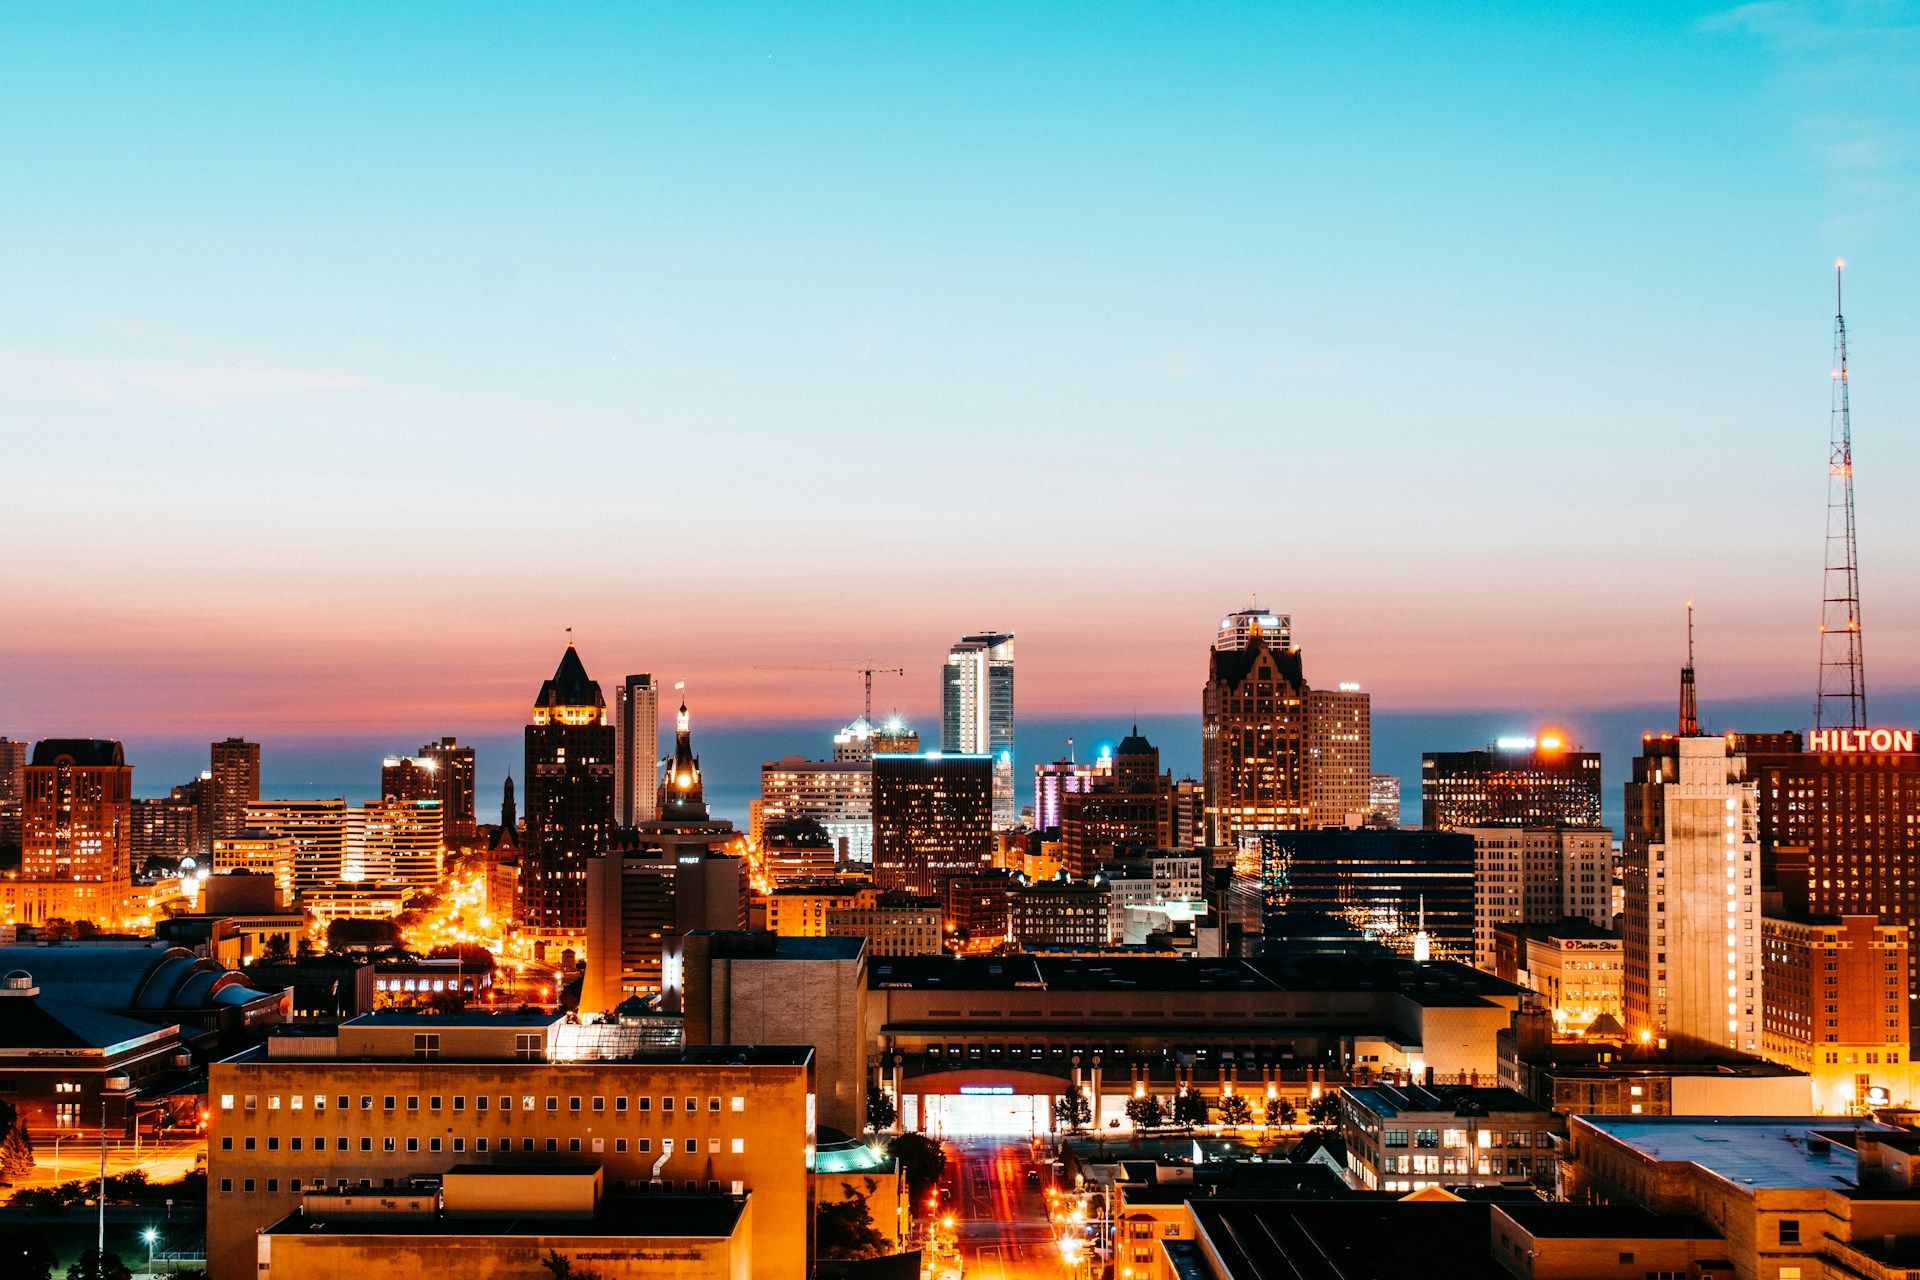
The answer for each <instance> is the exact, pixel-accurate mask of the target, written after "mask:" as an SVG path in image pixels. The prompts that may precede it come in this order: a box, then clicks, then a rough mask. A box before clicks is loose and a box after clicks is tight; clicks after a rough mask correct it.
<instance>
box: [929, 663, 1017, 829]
mask: <svg viewBox="0 0 1920 1280" xmlns="http://www.w3.org/2000/svg"><path fill="white" fill-rule="evenodd" d="M940 747H941V750H943V751H948V752H955V753H959V754H962V755H985V756H991V757H992V759H993V825H994V827H995V828H996V829H1004V828H1007V827H1011V826H1012V825H1013V824H1014V820H1015V813H1014V795H1013V633H1012V632H1011V631H988V632H982V633H981V634H979V635H971V636H962V637H961V638H960V642H959V643H958V644H956V645H954V646H953V648H952V649H950V650H948V652H947V665H946V666H945V667H944V668H942V676H941V699H940Z"/></svg>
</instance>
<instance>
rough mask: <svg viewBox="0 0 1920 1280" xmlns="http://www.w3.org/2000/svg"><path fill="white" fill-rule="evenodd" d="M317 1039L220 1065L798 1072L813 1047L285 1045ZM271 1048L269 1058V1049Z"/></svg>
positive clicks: (273, 1043) (275, 1044) (272, 1043)
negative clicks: (514, 1051)
mask: <svg viewBox="0 0 1920 1280" xmlns="http://www.w3.org/2000/svg"><path fill="white" fill-rule="evenodd" d="M324 1038H325V1037H322V1036H310V1035H308V1036H299V1035H296V1036H290V1037H281V1036H274V1037H272V1038H271V1039H270V1040H269V1042H268V1044H263V1045H256V1046H254V1047H253V1048H251V1049H245V1050H242V1051H241V1052H239V1053H236V1054H234V1055H233V1056H232V1057H229V1058H223V1059H221V1061H223V1062H228V1063H256V1062H258V1063H271V1062H287V1063H296V1062H297V1063H322V1062H338V1063H341V1064H343V1065H354V1064H359V1063H367V1062H380V1063H389V1064H392V1065H394V1066H401V1065H407V1066H417V1067H433V1066H490V1067H513V1066H525V1067H541V1068H552V1067H568V1066H576V1065H577V1066H589V1067H590V1066H595V1065H599V1066H606V1065H610V1064H613V1065H617V1064H620V1063H632V1064H636V1065H653V1066H665V1067H670V1066H688V1067H800V1066H805V1065H807V1064H808V1063H809V1062H812V1061H813V1046H811V1045H804V1044H696V1045H688V1046H687V1047H686V1048H684V1049H653V1048H646V1047H642V1048H639V1049H636V1050H634V1051H633V1052H631V1053H620V1054H618V1055H616V1056H612V1057H583V1058H570V1057H562V1058H538V1059H520V1058H516V1057H510V1056H503V1055H498V1054H495V1055H486V1056H482V1055H477V1054H457V1053H456V1054H442V1055H441V1056H440V1057H438V1058H416V1057H414V1056H413V1054H412V1052H411V1051H410V1050H409V1051H407V1052H395V1053H392V1054H385V1055H380V1056H373V1055H367V1054H335V1053H332V1052H326V1053H302V1052H299V1051H298V1050H297V1049H295V1050H293V1051H289V1050H288V1048H287V1047H286V1046H287V1044H288V1043H289V1042H291V1043H292V1044H295V1045H297V1044H299V1043H300V1042H301V1041H303V1040H315V1039H324ZM270 1047H271V1048H272V1051H271V1052H270V1051H269V1049H270Z"/></svg>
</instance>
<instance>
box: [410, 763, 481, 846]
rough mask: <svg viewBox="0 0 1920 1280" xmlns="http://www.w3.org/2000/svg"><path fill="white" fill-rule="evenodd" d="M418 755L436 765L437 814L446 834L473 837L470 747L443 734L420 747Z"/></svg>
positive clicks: (461, 838)
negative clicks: (437, 771)
mask: <svg viewBox="0 0 1920 1280" xmlns="http://www.w3.org/2000/svg"><path fill="white" fill-rule="evenodd" d="M420 756H421V758H422V759H426V760H431V761H433V762H434V764H435V765H437V766H438V767H439V773H440V814H441V816H442V817H443V818H444V819H445V822H446V838H447V839H448V840H471V839H473V830H474V811H473V779H474V773H473V748H472V747H463V746H461V745H460V742H459V740H458V739H456V738H442V739H440V741H438V742H429V743H428V744H427V745H425V746H424V747H421V748H420Z"/></svg>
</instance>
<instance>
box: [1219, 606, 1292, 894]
mask: <svg viewBox="0 0 1920 1280" xmlns="http://www.w3.org/2000/svg"><path fill="white" fill-rule="evenodd" d="M1238 617H1239V615H1237V614H1236V615H1234V618H1229V619H1228V620H1227V622H1228V623H1233V622H1234V619H1235V618H1238ZM1281 622H1282V623H1283V624H1284V622H1285V619H1281ZM1263 628H1264V624H1263V623H1262V622H1261V621H1260V620H1259V618H1255V619H1253V620H1250V621H1249V622H1248V623H1247V624H1246V626H1245V628H1244V635H1245V643H1243V644H1239V645H1237V646H1234V647H1222V644H1221V642H1220V641H1216V642H1215V643H1214V646H1213V648H1212V649H1211V650H1210V651H1209V653H1208V655H1207V683H1206V687H1205V688H1204V689H1203V690H1202V691H1201V696H1200V704H1201V743H1200V747H1201V759H1202V766H1203V768H1202V772H1203V780H1204V781H1205V783H1206V788H1207V832H1208V834H1207V842H1208V843H1209V844H1212V845H1220V846H1225V847H1228V848H1233V849H1236V850H1238V849H1240V848H1241V847H1242V846H1243V845H1246V846H1248V847H1247V849H1246V851H1245V852H1246V858H1247V861H1246V862H1245V864H1244V865H1242V866H1241V867H1240V868H1239V870H1240V871H1241V872H1242V873H1243V874H1250V875H1258V874H1259V869H1258V861H1259V859H1258V853H1257V850H1255V849H1253V848H1252V842H1251V837H1252V836H1253V835H1254V833H1257V832H1262V831H1290V830H1297V829H1298V828H1301V827H1304V826H1305V825H1307V817H1308V790H1307V788H1308V782H1307V746H1308V743H1307V738H1308V734H1307V682H1306V677H1305V676H1304V675H1303V674H1302V672H1301V666H1300V650H1298V649H1297V648H1294V647H1293V646H1292V645H1290V644H1288V643H1286V640H1285V637H1286V635H1287V634H1288V633H1287V632H1286V631H1285V630H1284V627H1283V630H1282V631H1281V633H1280V636H1279V637H1276V638H1275V639H1273V640H1269V639H1268V637H1267V633H1266V631H1265V630H1264V629H1263ZM1221 630H1222V635H1223V637H1226V636H1229V635H1239V634H1241V629H1240V628H1238V627H1237V626H1233V627H1229V626H1228V625H1226V624H1223V625H1222V628H1221Z"/></svg>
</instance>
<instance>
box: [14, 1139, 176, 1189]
mask: <svg viewBox="0 0 1920 1280" xmlns="http://www.w3.org/2000/svg"><path fill="white" fill-rule="evenodd" d="M206 1151H207V1140H206V1138H205V1136H204V1135H199V1134H196V1135H194V1136H192V1137H182V1138H176V1137H169V1138H148V1139H143V1140H142V1141H141V1143H140V1150H139V1152H138V1153H137V1154H136V1153H135V1151H134V1147H133V1143H132V1142H131V1141H129V1140H125V1139H118V1138H116V1139H113V1140H111V1141H110V1142H109V1143H108V1144H107V1173H108V1174H109V1175H117V1174H123V1173H132V1172H133V1171H134V1170H135V1169H139V1170H141V1171H143V1172H144V1173H145V1174H146V1175H147V1180H148V1181H149V1182H172V1181H173V1180H174V1179H176V1178H178V1177H180V1176H181V1175H182V1174H185V1173H190V1172H192V1170H193V1168H194V1165H195V1163H196V1162H197V1161H198V1160H199V1159H200V1157H202V1156H204V1155H205V1154H206ZM33 1154H34V1158H35V1164H34V1167H33V1172H32V1173H28V1174H24V1175H22V1176H21V1177H18V1178H15V1179H14V1180H13V1181H12V1182H11V1184H9V1185H8V1187H7V1188H6V1192H5V1194H11V1193H12V1192H15V1191H22V1190H25V1189H26V1188H28V1187H54V1186H58V1185H59V1184H61V1183H63V1182H84V1181H87V1180H90V1179H94V1178H98V1177H99V1176H100V1140H99V1138H98V1137H96V1136H94V1135H91V1134H89V1135H85V1136H82V1137H78V1138H68V1139H66V1140H65V1141H63V1142H61V1143H60V1147H59V1163H58V1166H57V1167H56V1165H55V1159H54V1142H53V1138H52V1136H51V1135H38V1134H36V1135H35V1137H34V1144H33Z"/></svg>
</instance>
